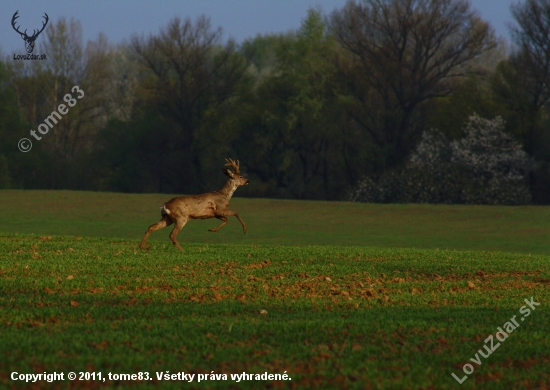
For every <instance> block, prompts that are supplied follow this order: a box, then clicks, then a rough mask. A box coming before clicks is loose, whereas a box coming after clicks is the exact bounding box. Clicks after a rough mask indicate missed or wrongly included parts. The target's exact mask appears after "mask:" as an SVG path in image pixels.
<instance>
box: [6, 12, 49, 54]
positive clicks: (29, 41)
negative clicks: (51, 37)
mask: <svg viewBox="0 0 550 390" xmlns="http://www.w3.org/2000/svg"><path fill="white" fill-rule="evenodd" d="M18 13H19V11H16V12H15V13H14V14H13V18H11V26H12V27H13V29H14V30H15V31H17V32H18V33H19V34H20V35H21V38H23V40H24V41H25V49H27V53H29V54H31V53H32V51H33V50H34V41H35V40H36V38H38V36H39V35H40V33H41V32H42V31H44V29H45V28H46V25H47V24H48V20H49V19H50V18H49V17H48V14H47V13H45V12H44V19H46V21H45V22H42V28H41V29H40V30H38V31H37V30H34V32H33V34H32V35H31V36H30V37H29V36H28V35H27V30H25V32H21V31H19V28H18V27H17V26H16V25H15V21H16V19H17V18H18V17H19V15H17V14H18Z"/></svg>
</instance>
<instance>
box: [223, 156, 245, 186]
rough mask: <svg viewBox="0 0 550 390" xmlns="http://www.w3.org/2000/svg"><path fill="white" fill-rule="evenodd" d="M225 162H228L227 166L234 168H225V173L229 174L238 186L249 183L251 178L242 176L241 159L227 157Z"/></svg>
mask: <svg viewBox="0 0 550 390" xmlns="http://www.w3.org/2000/svg"><path fill="white" fill-rule="evenodd" d="M225 162H226V164H225V166H226V167H230V168H233V170H231V169H229V168H224V169H223V173H225V174H226V175H227V176H229V177H230V178H231V179H233V180H234V181H235V183H236V184H237V185H238V186H244V185H247V184H248V183H249V180H248V179H246V178H244V177H242V175H241V170H240V168H239V160H237V161H233V160H232V159H230V158H226V159H225Z"/></svg>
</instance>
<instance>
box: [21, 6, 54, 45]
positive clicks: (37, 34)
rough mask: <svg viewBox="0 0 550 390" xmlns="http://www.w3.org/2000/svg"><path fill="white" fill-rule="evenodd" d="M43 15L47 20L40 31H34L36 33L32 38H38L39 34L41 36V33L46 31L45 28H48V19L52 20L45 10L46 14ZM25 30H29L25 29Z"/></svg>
mask: <svg viewBox="0 0 550 390" xmlns="http://www.w3.org/2000/svg"><path fill="white" fill-rule="evenodd" d="M42 17H43V18H44V19H46V21H45V22H42V28H41V29H40V31H38V32H34V33H33V34H32V37H31V39H32V38H36V37H37V36H39V35H40V33H41V32H42V31H44V29H45V28H46V25H47V24H48V20H50V18H49V17H48V14H47V13H45V12H44V16H42ZM25 31H27V30H25ZM34 31H36V30H34Z"/></svg>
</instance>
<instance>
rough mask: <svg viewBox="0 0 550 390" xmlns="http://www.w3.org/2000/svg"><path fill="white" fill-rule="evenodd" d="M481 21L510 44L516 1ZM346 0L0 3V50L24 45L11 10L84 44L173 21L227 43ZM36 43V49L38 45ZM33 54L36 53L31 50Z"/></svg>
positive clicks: (497, 4) (499, 5)
mask: <svg viewBox="0 0 550 390" xmlns="http://www.w3.org/2000/svg"><path fill="white" fill-rule="evenodd" d="M470 1H471V5H472V7H473V8H474V9H476V10H478V11H479V13H480V14H481V17H482V18H483V19H485V20H487V21H489V22H490V23H491V25H492V26H493V27H494V28H495V31H496V33H497V35H500V36H503V37H504V38H506V40H507V41H508V42H510V36H509V32H508V28H507V23H511V22H512V16H511V13H510V5H511V4H512V3H513V2H514V3H516V2H517V1H518V0H515V1H514V0H470ZM345 3H346V0H124V1H123V0H93V1H89V0H41V1H36V0H34V1H33V0H1V1H0V50H1V53H2V55H6V54H10V53H14V52H17V53H22V52H24V49H25V48H24V42H23V40H22V39H21V37H20V36H19V34H17V33H16V32H15V31H14V30H13V29H12V27H11V19H12V16H13V14H14V13H15V11H17V10H18V11H19V16H20V17H19V19H18V22H19V23H18V24H19V26H20V29H21V30H22V31H24V30H25V29H28V30H29V31H28V33H31V32H32V30H33V29H38V28H39V27H41V25H42V21H43V19H42V17H43V15H44V12H46V13H47V14H48V16H49V18H50V22H49V23H52V22H53V23H55V22H56V21H57V20H58V19H59V18H61V17H65V18H67V19H70V18H74V19H75V20H78V21H80V23H81V24H82V31H83V38H84V42H87V41H88V40H95V39H96V38H97V36H98V34H99V33H100V32H103V33H104V34H105V35H106V36H107V39H108V41H109V42H110V43H120V42H122V41H123V40H129V38H130V37H131V36H132V35H133V34H136V33H137V34H142V33H143V34H145V35H146V36H147V35H149V34H151V33H153V34H156V33H158V31H159V30H160V28H162V27H164V26H166V25H167V23H168V22H169V21H170V20H171V19H172V18H173V17H175V16H179V17H181V18H182V19H185V18H186V17H190V18H191V19H193V20H194V19H195V18H196V17H197V16H199V15H202V14H204V15H206V16H209V17H210V18H211V22H212V26H213V27H215V28H216V27H222V29H223V32H224V37H225V38H229V37H231V38H233V39H235V40H236V41H237V42H239V43H240V42H243V41H244V40H245V39H247V38H253V37H254V36H256V35H258V34H269V33H279V32H286V31H288V30H291V29H292V30H293V29H297V28H299V27H300V23H301V21H302V20H303V19H304V17H305V16H306V14H307V10H308V9H309V8H310V7H315V6H320V7H321V9H322V10H323V11H324V12H325V13H329V12H331V11H332V10H334V9H336V8H341V7H342V6H343V5H344V4H345ZM41 39H43V37H42V36H40V37H39V38H38V39H37V45H38V43H39V42H40V40H41ZM35 53H37V52H36V51H35Z"/></svg>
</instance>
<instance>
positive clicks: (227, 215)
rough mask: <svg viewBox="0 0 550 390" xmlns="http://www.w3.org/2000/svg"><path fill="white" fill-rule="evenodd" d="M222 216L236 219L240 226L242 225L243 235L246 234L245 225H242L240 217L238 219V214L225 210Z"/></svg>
mask: <svg viewBox="0 0 550 390" xmlns="http://www.w3.org/2000/svg"><path fill="white" fill-rule="evenodd" d="M223 215H225V216H226V217H231V216H233V217H237V219H238V220H239V222H240V223H241V225H243V232H244V234H246V225H245V223H244V221H243V220H242V219H241V217H239V214H237V213H236V212H234V211H231V210H225V212H224V213H223Z"/></svg>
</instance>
